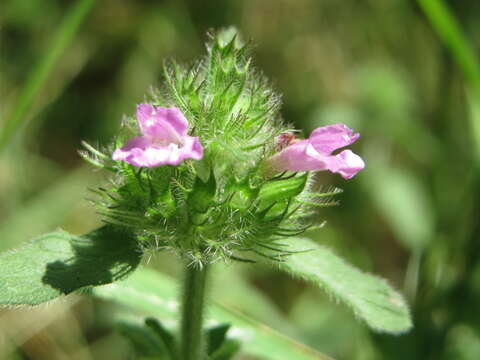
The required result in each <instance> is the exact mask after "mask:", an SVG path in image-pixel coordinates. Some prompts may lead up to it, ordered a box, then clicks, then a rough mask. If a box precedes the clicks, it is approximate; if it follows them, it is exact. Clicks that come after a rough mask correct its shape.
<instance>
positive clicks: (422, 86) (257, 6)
mask: <svg viewBox="0 0 480 360" xmlns="http://www.w3.org/2000/svg"><path fill="white" fill-rule="evenodd" d="M439 3H442V2H439V1H429V0H419V1H418V2H415V1H406V0H367V1H354V0H348V1H347V0H344V1H336V0H262V1H259V0H244V1H234V0H232V1H225V0H223V1H222V0H215V1H199V0H189V1H187V0H184V1H153V0H142V1H139V0H137V1H134V0H122V1H119V0H104V1H94V0H76V1H60V0H42V1H39V0H4V1H2V4H1V9H0V31H1V33H0V41H1V43H0V46H1V48H0V51H1V53H0V77H1V78H0V108H1V122H0V125H1V128H0V130H1V133H0V134H1V135H0V151H1V153H0V236H1V238H0V250H6V249H10V248H13V247H15V246H18V245H19V244H20V243H22V242H24V241H26V240H28V239H30V238H31V237H33V236H36V235H39V234H41V233H44V232H47V231H51V230H54V229H55V228H58V227H62V228H64V229H66V230H68V231H70V232H73V233H84V232H87V231H89V230H91V229H93V228H95V227H96V226H97V225H98V224H99V220H98V217H97V216H96V215H95V210H94V209H93V208H92V206H91V205H90V204H89V203H88V201H87V200H86V199H87V198H88V197H89V196H90V195H89V193H88V191H87V188H88V187H94V186H97V185H99V184H101V182H102V181H104V180H105V174H103V173H101V172H98V171H95V170H93V169H92V167H91V166H88V165H85V164H84V163H83V162H82V160H81V159H80V157H79V156H78V154H77V149H79V148H80V141H81V140H87V141H89V142H90V143H93V144H95V143H100V144H102V143H105V142H107V141H108V139H109V138H110V137H111V136H112V135H113V134H114V132H115V131H116V129H117V128H118V126H119V123H120V121H121V118H122V116H123V114H132V113H133V112H134V109H135V104H137V103H139V102H141V101H142V99H143V98H144V94H145V93H146V92H147V90H148V88H149V87H150V86H152V85H153V86H156V85H158V84H160V81H161V70H162V62H163V61H164V60H165V59H166V58H170V57H175V58H177V59H178V60H179V61H183V62H186V63H189V62H192V61H193V60H194V59H195V58H197V57H199V56H202V55H203V54H204V51H205V50H204V48H203V43H204V41H205V40H206V32H207V31H208V30H209V29H212V28H213V29H215V28H218V27H222V26H229V25H234V26H236V27H237V28H238V29H239V30H240V31H241V32H242V34H243V35H244V38H245V39H251V40H252V41H253V43H254V44H255V47H254V49H253V50H254V54H253V55H254V60H255V64H256V65H257V67H258V68H260V69H262V71H264V72H265V74H266V75H267V76H268V77H269V78H271V79H272V80H273V82H274V85H275V88H276V89H277V91H278V92H280V93H282V94H283V111H282V115H283V117H284V118H285V120H286V121H288V122H291V123H293V124H295V126H297V127H298V128H300V129H303V130H304V135H308V133H309V132H310V131H311V130H312V129H314V128H315V127H318V126H322V125H325V124H329V123H336V122H344V123H346V124H347V125H349V126H350V127H353V128H354V129H355V130H356V131H359V132H360V133H361V134H362V137H361V139H360V141H359V142H358V143H357V144H355V145H354V146H353V149H354V150H355V152H357V153H358V154H361V155H362V157H363V158H364V159H365V161H366V163H367V168H366V169H365V170H364V171H363V172H361V173H360V174H359V175H358V176H357V177H355V178H354V179H352V180H350V181H348V182H347V181H344V180H342V179H341V178H340V177H339V176H331V175H329V174H327V173H320V174H318V176H317V178H318V182H319V183H320V184H331V185H335V186H338V187H341V188H343V189H344V193H343V194H342V195H341V196H340V198H339V199H340V201H341V205H340V206H338V207H334V208H327V209H322V210H321V211H320V212H319V214H318V216H319V222H320V221H323V220H326V221H327V223H326V225H325V227H324V228H323V229H321V230H318V231H315V232H311V233H310V234H309V236H311V237H312V238H314V239H316V240H318V241H319V242H320V243H323V244H326V245H327V246H329V247H331V248H333V249H335V251H336V252H337V253H338V254H340V255H342V256H344V257H345V258H346V259H348V261H350V262H351V263H353V264H355V265H357V266H359V267H360V268H362V269H364V270H366V271H370V272H373V273H376V274H379V275H381V276H383V277H385V278H387V279H388V281H389V282H390V283H391V284H392V285H394V286H395V287H396V288H397V289H399V290H401V291H402V292H403V293H404V294H405V296H406V298H407V299H408V302H409V303H410V304H411V307H412V313H413V318H414V323H415V329H414V330H412V331H411V332H410V333H408V334H405V335H402V336H390V335H382V334H375V333H372V332H371V331H370V330H368V329H367V328H366V327H365V326H364V325H363V324H360V323H358V322H357V321H356V320H355V319H354V317H353V316H352V315H351V314H350V312H349V311H348V310H346V309H345V308H343V307H341V306H337V305H336V304H335V302H334V301H331V300H330V299H329V298H328V296H326V295H324V294H323V293H322V292H321V291H319V290H317V289H315V288H313V287H310V286H308V285H307V284H305V283H303V282H301V281H297V280H293V279H290V278H288V277H287V276H285V275H283V274H279V273H276V272H273V271H272V270H271V269H267V268H263V267H260V266H251V265H241V264H240V265H235V264H234V265H232V266H228V267H225V266H222V265H220V266H218V268H217V274H215V276H214V282H215V285H213V288H212V289H211V295H212V296H215V297H216V298H217V299H221V300H222V301H224V303H227V304H229V305H231V306H232V307H235V308H237V309H241V310H242V311H244V312H245V313H247V314H250V315H252V316H254V317H256V318H258V319H259V320H261V321H262V322H264V323H266V324H268V325H270V326H272V327H273V328H276V329H278V330H280V331H282V332H284V333H286V334H288V335H290V336H292V337H293V338H295V339H297V340H299V341H300V342H303V343H306V344H308V345H310V346H312V347H314V348H316V349H318V350H319V351H321V352H324V353H326V354H328V355H330V356H332V357H334V358H336V359H346V360H350V359H352V360H369V359H422V360H424V359H465V360H470V359H472V360H473V359H480V312H479V311H478V310H479V305H478V304H479V303H480V236H479V235H480V231H479V230H480V221H479V215H480V211H479V210H480V186H479V185H480V171H479V169H480V166H479V165H480V163H479V161H480V67H479V66H478V62H477V60H476V59H475V54H476V55H479V53H480V52H479V51H480V50H479V49H480V2H478V1H471V0H456V1H449V2H448V3H447V2H445V5H447V6H448V9H449V10H450V15H451V16H453V17H454V18H456V19H457V22H458V24H457V25H458V26H459V27H460V28H461V29H462V31H463V32H464V34H463V35H462V33H459V32H458V31H456V28H455V22H452V21H450V20H452V18H450V16H449V15H448V13H444V12H442V11H441V10H442V8H440V10H438V9H439V8H438V7H436V5H438V4H439ZM445 15H446V17H445ZM432 24H433V26H432ZM477 58H478V56H477ZM176 263H177V260H176V259H175V258H173V255H170V254H161V255H159V256H155V257H153V258H152V259H151V262H150V266H155V267H157V268H158V269H160V270H161V271H164V272H166V273H169V274H173V275H176V274H177V273H178V269H177V264H176ZM232 284H234V285H232ZM226 287H228V291H225V288H226ZM112 309H113V306H112V305H111V304H108V303H106V302H100V301H97V300H93V299H91V298H88V297H76V296H70V297H68V298H66V299H65V300H62V301H58V302H55V303H52V304H50V305H48V306H42V307H39V308H37V309H33V310H30V309H28V310H25V309H22V310H19V309H16V310H5V309H4V310H1V311H0V358H1V359H10V358H11V359H78V360H90V359H128V358H129V356H130V354H131V352H130V351H131V349H130V348H129V344H128V342H127V341H126V340H125V339H124V338H123V337H121V336H120V335H119V334H118V333H117V332H116V331H115V330H114V328H113V325H112V316H111V314H112ZM240 358H242V359H246V357H240Z"/></svg>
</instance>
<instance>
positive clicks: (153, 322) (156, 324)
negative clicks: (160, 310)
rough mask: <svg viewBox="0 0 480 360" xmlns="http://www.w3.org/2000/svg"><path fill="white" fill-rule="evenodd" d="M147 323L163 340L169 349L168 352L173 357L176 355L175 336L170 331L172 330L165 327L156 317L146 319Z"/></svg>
mask: <svg viewBox="0 0 480 360" xmlns="http://www.w3.org/2000/svg"><path fill="white" fill-rule="evenodd" d="M145 325H146V326H147V327H149V328H150V330H152V331H153V332H154V333H155V334H156V335H157V336H158V337H159V338H160V339H161V340H162V342H163V343H164V344H165V347H166V348H167V350H168V353H169V354H170V355H171V356H172V357H175V356H174V355H175V349H176V344H175V337H174V336H173V335H172V334H171V333H170V331H168V330H167V329H165V327H164V326H163V325H162V323H161V322H160V321H158V320H157V319H155V318H150V317H149V318H147V319H145Z"/></svg>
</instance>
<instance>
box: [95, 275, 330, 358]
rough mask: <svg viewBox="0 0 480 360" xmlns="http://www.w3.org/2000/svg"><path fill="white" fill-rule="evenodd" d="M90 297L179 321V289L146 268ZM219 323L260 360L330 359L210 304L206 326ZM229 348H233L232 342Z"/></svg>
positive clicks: (217, 305) (243, 347) (247, 319)
mask: <svg viewBox="0 0 480 360" xmlns="http://www.w3.org/2000/svg"><path fill="white" fill-rule="evenodd" d="M93 294H94V295H96V296H98V297H101V298H104V299H111V300H114V301H116V302H118V303H120V304H122V305H126V306H129V307H131V308H133V309H136V310H138V311H142V312H144V313H147V314H149V315H154V316H157V317H159V318H162V320H167V319H170V320H177V319H178V302H177V298H178V286H177V285H176V284H175V282H174V281H173V280H172V279H170V278H169V277H167V276H166V275H163V274H160V273H157V272H155V271H152V270H149V269H146V268H141V269H138V270H137V271H135V273H134V274H132V276H130V277H129V278H128V279H126V280H125V281H120V282H117V283H115V284H111V285H106V286H101V287H97V288H94V289H93ZM221 323H231V324H232V327H231V329H230V331H229V334H228V337H229V338H231V339H233V340H238V341H240V342H241V344H242V350H243V351H245V352H247V353H249V354H252V355H255V356H258V357H260V358H262V359H272V360H278V359H291V360H315V359H316V360H322V359H323V360H327V359H330V358H329V357H328V356H326V355H322V354H320V353H318V352H316V351H315V350H313V349H311V348H309V347H307V346H304V345H302V344H299V343H297V342H295V341H294V340H292V339H290V338H288V337H286V336H284V335H282V334H280V333H278V332H276V331H275V330H273V329H271V328H269V327H268V326H265V325H264V324H262V323H259V322H257V321H256V320H254V319H251V318H249V317H248V316H245V315H243V314H241V313H239V312H238V311H235V310H233V309H230V308H228V307H226V306H224V305H222V304H220V303H218V302H216V301H212V303H211V305H210V307H209V308H208V311H207V314H206V325H207V326H209V327H210V326H214V325H219V324H221ZM230 345H231V346H235V344H233V343H232V344H230ZM219 350H220V349H219ZM225 350H227V349H225ZM213 356H217V354H213ZM218 356H219V357H218V358H216V357H214V358H216V359H228V357H221V356H220V354H218ZM330 360H331V359H330Z"/></svg>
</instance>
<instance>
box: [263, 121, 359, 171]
mask: <svg viewBox="0 0 480 360" xmlns="http://www.w3.org/2000/svg"><path fill="white" fill-rule="evenodd" d="M359 137H360V134H354V133H353V130H351V129H349V128H348V127H347V126H346V125H344V124H335V125H329V126H324V127H321V128H317V129H315V130H314V131H313V132H312V133H311V134H310V138H309V139H305V140H293V141H290V142H289V143H290V145H288V146H287V147H285V148H284V149H283V150H281V151H280V152H279V153H277V154H275V155H274V156H272V157H271V158H270V159H269V164H270V166H272V167H273V169H275V170H276V171H286V170H289V171H311V170H317V171H322V170H328V171H331V172H333V173H339V174H340V175H342V177H343V178H344V179H350V178H352V177H353V176H355V174H356V173H357V172H359V171H360V170H362V169H363V168H364V167H365V163H364V162H363V160H362V158H361V157H360V156H358V155H356V154H355V153H353V152H352V151H351V150H343V151H341V152H340V153H338V154H336V155H333V154H332V153H333V152H334V151H335V150H337V149H340V148H342V147H344V146H348V145H350V144H353V143H354V142H355V141H356V140H357V139H358V138H359Z"/></svg>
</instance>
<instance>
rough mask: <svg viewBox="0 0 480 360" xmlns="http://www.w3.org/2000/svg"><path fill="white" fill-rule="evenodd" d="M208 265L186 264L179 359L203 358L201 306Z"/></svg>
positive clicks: (195, 359)
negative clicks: (200, 266)
mask: <svg viewBox="0 0 480 360" xmlns="http://www.w3.org/2000/svg"><path fill="white" fill-rule="evenodd" d="M207 272H208V266H204V267H202V268H201V269H199V268H196V267H194V266H187V267H186V269H185V279H184V284H183V286H184V288H183V299H182V327H181V339H180V340H181V343H180V359H181V360H199V359H202V358H203V356H202V355H203V354H202V353H203V349H204V344H203V340H202V338H203V329H202V320H203V307H204V299H205V284H206V280H207Z"/></svg>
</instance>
